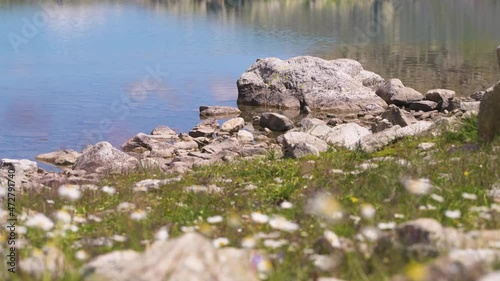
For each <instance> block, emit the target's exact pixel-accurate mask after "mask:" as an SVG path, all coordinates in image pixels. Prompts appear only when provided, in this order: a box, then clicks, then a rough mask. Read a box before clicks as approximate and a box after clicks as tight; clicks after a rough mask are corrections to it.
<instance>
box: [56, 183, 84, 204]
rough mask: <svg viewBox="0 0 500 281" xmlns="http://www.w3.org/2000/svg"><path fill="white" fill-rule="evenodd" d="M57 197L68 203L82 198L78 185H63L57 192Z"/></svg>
mask: <svg viewBox="0 0 500 281" xmlns="http://www.w3.org/2000/svg"><path fill="white" fill-rule="evenodd" d="M58 194H59V196H61V197H62V198H64V199H68V200H70V201H76V200H78V199H80V197H81V196H82V194H81V192H80V189H79V188H78V185H73V184H65V185H61V186H60V187H59V190H58Z"/></svg>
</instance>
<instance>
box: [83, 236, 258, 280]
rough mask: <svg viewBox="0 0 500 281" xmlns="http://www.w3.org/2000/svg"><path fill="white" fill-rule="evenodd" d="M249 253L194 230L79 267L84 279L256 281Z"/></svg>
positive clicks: (110, 255) (103, 257)
mask: <svg viewBox="0 0 500 281" xmlns="http://www.w3.org/2000/svg"><path fill="white" fill-rule="evenodd" d="M252 258H253V256H252V254H251V253H250V251H247V250H240V249H235V248H223V249H217V248H214V246H212V243H211V242H210V241H209V240H208V239H206V238H204V237H203V236H201V235H200V234H196V233H188V234H184V235H183V236H181V237H179V238H176V239H173V240H169V241H157V242H155V243H154V244H153V245H151V247H150V248H149V249H147V250H146V251H145V252H144V253H142V254H139V253H136V252H134V251H130V250H128V251H118V252H111V253H108V254H105V255H102V256H99V257H97V258H96V259H94V260H92V261H91V262H89V263H88V264H86V265H85V266H84V267H83V268H82V273H83V275H84V280H85V281H97V280H99V281H118V280H120V281H129V280H130V281H132V280H133V281H180V280H182V281H195V280H196V281H213V280H218V281H232V280H241V281H257V280H259V279H258V277H257V275H256V271H255V270H253V269H252Z"/></svg>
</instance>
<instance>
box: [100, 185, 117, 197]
mask: <svg viewBox="0 0 500 281" xmlns="http://www.w3.org/2000/svg"><path fill="white" fill-rule="evenodd" d="M102 192H104V193H107V194H109V195H113V194H115V193H116V188H114V187H112V186H107V185H106V186H103V187H102Z"/></svg>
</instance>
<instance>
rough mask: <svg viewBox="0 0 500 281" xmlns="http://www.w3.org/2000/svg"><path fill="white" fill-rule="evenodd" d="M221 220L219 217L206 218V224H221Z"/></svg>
mask: <svg viewBox="0 0 500 281" xmlns="http://www.w3.org/2000/svg"><path fill="white" fill-rule="evenodd" d="M222 220H223V218H222V217H221V216H213V217H208V218H207V222H208V223H211V224H215V223H220V222H222Z"/></svg>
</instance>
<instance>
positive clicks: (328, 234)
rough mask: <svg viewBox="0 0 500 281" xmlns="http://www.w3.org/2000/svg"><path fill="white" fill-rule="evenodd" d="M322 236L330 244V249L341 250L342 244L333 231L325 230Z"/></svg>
mask: <svg viewBox="0 0 500 281" xmlns="http://www.w3.org/2000/svg"><path fill="white" fill-rule="evenodd" d="M323 236H324V237H325V238H326V240H327V241H328V242H330V244H331V245H332V247H334V248H338V249H341V248H342V242H341V241H340V239H339V237H338V236H337V234H335V233H334V232H333V231H330V230H325V232H323Z"/></svg>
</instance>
